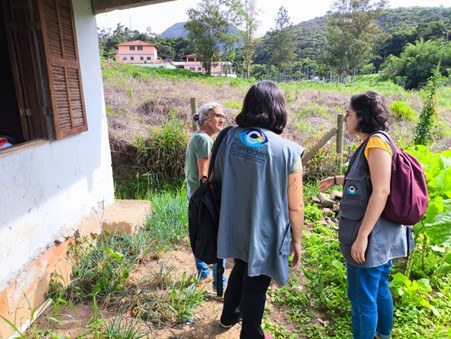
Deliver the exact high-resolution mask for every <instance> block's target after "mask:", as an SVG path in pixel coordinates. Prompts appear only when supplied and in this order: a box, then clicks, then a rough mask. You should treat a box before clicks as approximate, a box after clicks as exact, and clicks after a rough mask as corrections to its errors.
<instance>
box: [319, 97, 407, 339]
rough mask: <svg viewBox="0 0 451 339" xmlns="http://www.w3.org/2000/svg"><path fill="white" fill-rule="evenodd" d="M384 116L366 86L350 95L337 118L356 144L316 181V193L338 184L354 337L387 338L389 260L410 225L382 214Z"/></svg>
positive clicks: (403, 244) (402, 249) (386, 179)
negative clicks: (339, 168)
mask: <svg viewBox="0 0 451 339" xmlns="http://www.w3.org/2000/svg"><path fill="white" fill-rule="evenodd" d="M389 115H390V111H389V109H388V108H387V105H386V103H385V99H384V98H383V97H382V96H381V95H380V94H378V93H376V92H373V91H368V92H366V93H363V94H358V95H354V96H353V97H352V98H351V101H350V103H349V105H348V108H347V110H346V114H345V116H344V118H343V121H344V123H345V126H346V129H347V132H348V133H349V134H354V135H357V136H358V137H359V138H360V140H361V145H360V146H359V147H358V148H357V150H356V151H355V153H354V155H353V157H352V159H351V161H350V164H349V168H348V171H347V173H346V174H345V175H344V176H343V175H341V176H333V177H328V178H326V179H324V180H321V181H320V182H319V189H320V191H322V192H323V191H325V190H326V189H328V188H330V187H332V186H333V185H343V197H342V200H341V203H340V211H339V215H340V221H339V230H338V238H339V242H340V250H341V252H342V254H343V256H344V257H345V259H346V271H347V280H348V297H349V299H350V301H351V305H352V331H353V338H354V339H373V338H384V339H385V338H390V336H391V331H392V328H393V300H392V296H391V292H390V289H389V287H388V278H389V274H390V270H391V267H392V261H391V259H393V258H399V257H405V256H407V254H408V252H409V247H410V248H411V247H413V246H412V242H413V240H412V236H411V233H410V228H409V227H406V226H404V225H400V224H397V223H394V222H392V221H389V220H387V219H386V218H384V216H382V213H383V211H384V208H385V204H386V202H387V199H388V196H389V194H390V179H391V175H392V172H391V171H392V157H393V149H392V147H391V146H390V140H389V138H387V135H386V134H385V133H382V132H385V131H387V129H388V124H387V123H388V118H389ZM378 131H380V133H377V132H378ZM409 245H410V246H409Z"/></svg>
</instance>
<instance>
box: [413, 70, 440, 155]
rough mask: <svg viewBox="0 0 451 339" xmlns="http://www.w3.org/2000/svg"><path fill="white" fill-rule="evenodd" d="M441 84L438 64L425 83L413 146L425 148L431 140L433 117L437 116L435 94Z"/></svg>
mask: <svg viewBox="0 0 451 339" xmlns="http://www.w3.org/2000/svg"><path fill="white" fill-rule="evenodd" d="M442 83H443V76H442V75H441V73H440V63H439V65H438V66H437V68H436V69H435V70H434V72H433V74H432V76H431V77H430V78H429V80H428V83H427V97H426V99H425V101H424V106H423V109H422V110H421V113H420V121H419V122H418V124H417V126H416V128H415V137H414V143H415V145H424V146H427V145H428V144H429V141H430V139H431V129H432V126H433V125H434V123H435V117H436V115H437V109H436V103H437V94H438V90H439V89H440V86H441V85H442Z"/></svg>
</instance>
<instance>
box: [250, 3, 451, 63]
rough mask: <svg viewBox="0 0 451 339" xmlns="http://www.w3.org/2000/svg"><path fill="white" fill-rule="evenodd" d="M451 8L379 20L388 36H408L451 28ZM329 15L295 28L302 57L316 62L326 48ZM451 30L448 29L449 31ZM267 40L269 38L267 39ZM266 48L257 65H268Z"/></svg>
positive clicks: (391, 13) (388, 14)
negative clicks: (425, 27) (435, 26)
mask: <svg viewBox="0 0 451 339" xmlns="http://www.w3.org/2000/svg"><path fill="white" fill-rule="evenodd" d="M450 19H451V7H448V8H443V7H411V8H395V9H387V10H385V11H384V12H383V13H382V14H381V16H380V17H379V18H378V20H377V25H378V26H379V28H380V29H381V30H382V31H384V32H387V33H390V34H394V33H404V34H407V33H408V32H409V31H410V30H412V29H414V28H415V27H417V26H418V25H419V24H425V23H431V22H443V23H444V24H445V25H450V24H449V20H450ZM326 20H327V15H325V16H322V17H317V18H314V19H311V20H308V21H303V22H300V23H298V24H296V25H294V28H295V30H296V33H297V34H296V35H297V46H298V47H297V54H298V55H299V57H300V58H311V59H316V58H317V57H319V56H320V55H321V53H322V51H323V49H324V46H325V43H326V40H325V31H326ZM449 29H451V27H448V30H449ZM266 38H267V35H265V36H264V37H263V38H262V40H263V45H264V40H265V39H266ZM264 50H265V48H262V49H261V50H257V57H256V59H257V60H256V61H257V63H260V64H263V63H267V61H268V60H267V58H266V57H265V51H264Z"/></svg>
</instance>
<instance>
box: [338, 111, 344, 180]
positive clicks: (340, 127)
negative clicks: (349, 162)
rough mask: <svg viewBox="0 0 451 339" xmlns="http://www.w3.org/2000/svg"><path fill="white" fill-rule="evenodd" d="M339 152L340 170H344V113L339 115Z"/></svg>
mask: <svg viewBox="0 0 451 339" xmlns="http://www.w3.org/2000/svg"><path fill="white" fill-rule="evenodd" d="M337 154H338V166H339V167H338V172H339V173H341V171H342V170H343V113H339V114H338V116H337Z"/></svg>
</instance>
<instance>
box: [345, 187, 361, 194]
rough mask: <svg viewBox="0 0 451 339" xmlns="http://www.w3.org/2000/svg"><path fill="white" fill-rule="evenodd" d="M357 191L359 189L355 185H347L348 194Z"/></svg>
mask: <svg viewBox="0 0 451 339" xmlns="http://www.w3.org/2000/svg"><path fill="white" fill-rule="evenodd" d="M358 192H359V189H358V188H357V187H355V186H354V185H349V186H348V188H347V189H346V193H348V194H350V195H354V194H357V193H358Z"/></svg>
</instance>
